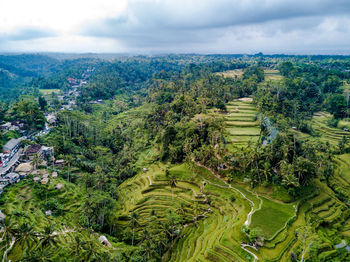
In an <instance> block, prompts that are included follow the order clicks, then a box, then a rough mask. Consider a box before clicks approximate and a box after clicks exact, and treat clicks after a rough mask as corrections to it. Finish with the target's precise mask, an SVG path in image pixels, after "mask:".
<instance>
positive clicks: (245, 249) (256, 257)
mask: <svg viewBox="0 0 350 262" xmlns="http://www.w3.org/2000/svg"><path fill="white" fill-rule="evenodd" d="M246 247H252V246H250V245H247V244H242V245H241V248H242V249H243V250H244V251H246V252H248V253H249V254H251V255H252V256H253V257H254V261H256V260H259V258H258V256H257V255H255V254H254V253H253V252H252V251H250V250H249V249H247V248H246Z"/></svg>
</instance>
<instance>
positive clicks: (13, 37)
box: [0, 28, 56, 41]
mask: <svg viewBox="0 0 350 262" xmlns="http://www.w3.org/2000/svg"><path fill="white" fill-rule="evenodd" d="M52 36H56V34H55V33H54V32H52V31H49V30H46V29H41V28H20V29H18V30H15V31H13V32H11V33H0V38H1V40H2V41H25V40H33V39H39V38H46V37H52Z"/></svg>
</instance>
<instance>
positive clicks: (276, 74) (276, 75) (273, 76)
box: [264, 69, 283, 81]
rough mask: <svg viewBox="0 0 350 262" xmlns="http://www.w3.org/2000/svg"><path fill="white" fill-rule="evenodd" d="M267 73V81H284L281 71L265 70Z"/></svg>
mask: <svg viewBox="0 0 350 262" xmlns="http://www.w3.org/2000/svg"><path fill="white" fill-rule="evenodd" d="M264 73H265V81H280V80H282V79H283V76H282V75H280V71H279V70H275V69H271V70H264Z"/></svg>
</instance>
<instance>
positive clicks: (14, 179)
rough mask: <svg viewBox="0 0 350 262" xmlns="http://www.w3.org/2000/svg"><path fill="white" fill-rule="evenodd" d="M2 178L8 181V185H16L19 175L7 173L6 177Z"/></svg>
mask: <svg viewBox="0 0 350 262" xmlns="http://www.w3.org/2000/svg"><path fill="white" fill-rule="evenodd" d="M4 178H5V179H8V181H9V183H10V184H14V183H17V182H18V181H19V180H20V178H19V174H17V173H8V174H7V175H5V176H4Z"/></svg>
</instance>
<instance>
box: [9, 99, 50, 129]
mask: <svg viewBox="0 0 350 262" xmlns="http://www.w3.org/2000/svg"><path fill="white" fill-rule="evenodd" d="M9 114H10V118H11V119H13V120H17V121H22V122H23V123H24V124H25V125H26V126H27V127H28V130H40V129H42V128H43V127H44V125H45V121H46V120H45V116H44V114H43V112H42V111H40V109H39V106H38V105H37V104H36V103H35V102H34V101H32V100H29V99H22V100H19V101H17V102H16V103H15V104H13V106H12V108H11V109H10V111H9Z"/></svg>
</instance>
